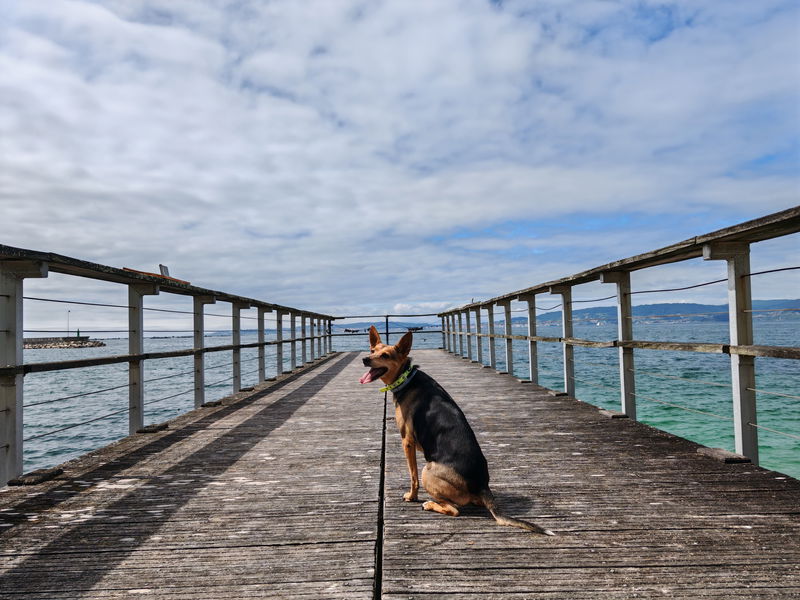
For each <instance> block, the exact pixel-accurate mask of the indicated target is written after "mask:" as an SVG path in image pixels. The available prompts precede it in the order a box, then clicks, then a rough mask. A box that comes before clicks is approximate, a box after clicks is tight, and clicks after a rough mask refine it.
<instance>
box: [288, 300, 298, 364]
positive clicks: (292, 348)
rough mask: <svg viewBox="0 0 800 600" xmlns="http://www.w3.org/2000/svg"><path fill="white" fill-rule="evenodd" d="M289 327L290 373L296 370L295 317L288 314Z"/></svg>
mask: <svg viewBox="0 0 800 600" xmlns="http://www.w3.org/2000/svg"><path fill="white" fill-rule="evenodd" d="M289 326H290V327H291V329H292V341H291V342H289V352H290V353H291V355H292V356H291V360H290V363H289V364H290V366H291V367H292V371H294V370H295V369H296V368H297V315H296V314H295V313H293V312H292V313H289Z"/></svg>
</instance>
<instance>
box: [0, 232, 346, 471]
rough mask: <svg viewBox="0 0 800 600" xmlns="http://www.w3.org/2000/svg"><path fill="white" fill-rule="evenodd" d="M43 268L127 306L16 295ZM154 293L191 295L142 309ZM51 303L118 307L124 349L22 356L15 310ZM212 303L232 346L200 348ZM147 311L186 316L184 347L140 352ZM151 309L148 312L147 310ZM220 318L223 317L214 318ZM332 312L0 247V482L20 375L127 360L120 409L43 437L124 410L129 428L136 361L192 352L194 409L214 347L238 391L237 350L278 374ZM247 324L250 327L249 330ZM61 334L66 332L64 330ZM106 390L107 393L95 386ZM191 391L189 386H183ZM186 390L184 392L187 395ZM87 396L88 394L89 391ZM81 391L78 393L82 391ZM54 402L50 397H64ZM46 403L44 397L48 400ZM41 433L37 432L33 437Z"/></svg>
mask: <svg viewBox="0 0 800 600" xmlns="http://www.w3.org/2000/svg"><path fill="white" fill-rule="evenodd" d="M50 273H62V274H66V275H69V276H73V277H77V278H85V279H91V280H99V281H105V282H111V283H113V284H118V285H120V286H125V287H126V288H127V295H128V302H127V304H115V305H112V304H108V303H101V302H85V301H80V300H64V299H53V298H38V297H27V296H25V295H24V282H25V280H26V279H29V278H45V277H47V276H48V274H50ZM160 293H164V294H174V295H179V296H188V297H190V298H191V299H192V310H173V309H164V308H153V307H146V306H145V297H147V296H154V295H158V294H160ZM30 301H41V302H57V303H64V304H67V305H89V306H102V307H113V308H121V309H124V310H126V311H127V317H128V319H127V320H128V328H127V330H120V331H119V333H120V334H127V338H128V353H127V354H122V355H116V356H100V357H94V358H85V359H75V360H65V361H57V362H31V363H25V362H24V361H23V345H24V325H23V313H24V306H25V304H26V302H30ZM216 303H227V304H229V305H230V309H231V312H230V319H231V321H230V332H231V336H232V339H231V341H232V343H231V344H226V345H220V346H210V347H207V346H206V341H205V340H206V336H205V334H206V330H205V317H206V316H207V313H206V312H205V307H206V306H208V305H213V304H216ZM247 309H255V310H256V311H257V316H251V317H246V316H243V315H242V311H243V310H247ZM148 311H157V312H162V313H172V314H184V315H191V318H192V321H193V337H194V340H193V344H192V347H191V348H186V349H183V350H175V351H164V352H145V349H144V340H145V335H144V334H145V314H146V313H148ZM150 314H152V313H150ZM267 315H270V316H271V317H272V320H273V324H272V327H274V329H275V331H276V336H275V339H274V340H267V339H266V337H265V320H266V318H267ZM214 316H224V315H214ZM246 318H249V319H251V320H253V321H255V322H254V325H255V329H256V330H257V335H258V337H257V340H258V341H256V342H252V343H242V339H241V333H242V319H246ZM333 318H334V317H332V316H330V315H325V314H320V313H316V312H312V311H307V310H302V309H298V308H292V307H289V306H282V305H279V304H273V303H270V302H265V301H262V300H257V299H254V298H246V297H242V296H238V295H234V294H229V293H225V292H220V291H216V290H210V289H206V288H201V287H197V286H193V285H191V284H190V283H188V282H185V281H181V280H178V279H175V278H172V277H168V276H163V275H159V274H155V273H144V272H139V271H134V270H130V269H119V268H115V267H109V266H106V265H101V264H96V263H91V262H87V261H83V260H78V259H75V258H70V257H67V256H61V255H58V254H52V253H45V252H37V251H33V250H25V249H22V248H14V247H10V246H4V245H0V486H3V485H5V484H6V483H7V482H8V481H9V480H12V479H13V478H15V477H18V476H19V475H21V474H22V468H23V398H24V384H23V381H24V379H23V378H24V376H25V375H26V374H28V373H42V372H48V371H63V370H69V369H80V368H86V367H94V366H99V365H109V364H125V363H127V365H128V384H127V386H121V387H127V388H128V407H127V408H126V409H123V410H117V411H114V412H112V413H109V414H106V415H102V416H99V417H94V418H92V419H90V420H89V421H85V422H83V423H78V424H71V425H69V426H68V427H64V428H60V429H56V430H55V431H51V432H48V433H46V434H45V435H50V434H52V433H57V432H58V431H62V430H63V429H67V428H71V427H76V426H79V425H85V424H86V423H88V422H91V421H97V420H99V419H104V418H108V417H112V416H114V415H117V414H119V413H122V412H125V411H127V412H128V425H129V431H130V433H135V432H137V431H140V430H142V429H143V427H144V415H145V400H144V388H145V383H146V381H145V379H144V370H143V368H144V364H145V363H146V362H147V361H157V360H160V359H169V358H175V357H188V356H192V357H194V368H193V370H192V373H193V378H194V390H193V393H194V406H195V407H201V406H203V405H204V404H205V403H206V388H207V387H209V385H210V384H206V382H205V375H206V366H205V356H206V355H207V354H209V353H215V352H230V353H231V358H232V360H231V363H230V365H229V366H230V369H231V370H230V377H228V378H227V380H230V381H231V392H232V393H237V392H239V391H241V388H242V359H241V352H242V350H243V349H248V348H254V349H256V350H257V353H258V354H257V361H258V368H257V370H256V371H257V373H258V381H259V382H263V381H265V380H266V379H267V364H266V353H265V348H266V347H268V346H274V348H275V362H276V365H275V372H276V374H278V375H280V374H282V373H284V372H286V367H288V371H292V370H294V369H296V368H301V367H302V366H303V365H305V364H306V363H309V362H313V361H315V360H317V359H318V358H320V357H322V356H324V355H326V354H328V353H330V352H331V351H332V334H331V322H332V320H333ZM251 328H252V327H251ZM67 334H69V332H67ZM100 391H107V390H100ZM190 392H191V391H190ZM190 392H186V393H190ZM89 393H91V392H89ZM83 395H86V394H79V396H83ZM65 399H68V398H64V399H58V400H65ZM48 402H51V400H48ZM38 437H44V436H38Z"/></svg>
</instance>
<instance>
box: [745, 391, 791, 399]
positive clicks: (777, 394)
mask: <svg viewBox="0 0 800 600" xmlns="http://www.w3.org/2000/svg"><path fill="white" fill-rule="evenodd" d="M747 390H748V391H750V392H757V393H759V394H769V395H770V396H780V397H781V398H790V399H792V400H800V396H792V395H791V394H781V393H780V392H768V391H766V390H757V389H756V388H747Z"/></svg>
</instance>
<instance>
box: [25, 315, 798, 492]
mask: <svg viewBox="0 0 800 600" xmlns="http://www.w3.org/2000/svg"><path fill="white" fill-rule="evenodd" d="M514 332H515V333H520V334H525V333H526V328H525V327H521V328H515V331H514ZM537 333H538V334H539V335H543V336H554V337H556V336H558V335H560V328H559V327H558V326H544V325H539V328H538V332H537ZM755 333H756V343H763V344H766V343H769V344H774V345H785V346H795V345H797V344H798V342H797V340H798V339H800V335H798V334H800V321H794V322H792V321H784V322H780V321H771V322H758V323H756V327H755ZM273 337H274V336H273ZM575 337H579V338H586V339H594V340H612V339H615V338H616V326H615V325H614V324H607V325H600V326H596V325H594V324H586V323H576V325H575ZM635 337H636V339H647V340H668V341H703V342H720V343H723V342H725V341H726V340H727V324H726V323H671V324H666V323H659V324H652V325H649V324H636V326H635ZM396 339H397V338H396V336H393V338H392V341H396ZM255 341H256V336H255V333H252V334H247V333H243V335H242V342H243V343H250V342H255ZM106 343H107V346H106V347H103V348H85V349H51V350H45V349H42V350H26V351H25V361H26V362H41V361H51V360H68V359H72V358H88V357H90V356H108V355H118V354H125V353H126V352H127V346H128V343H127V340H126V339H110V340H106ZM191 343H192V340H191V338H186V337H183V338H148V339H146V340H145V351H146V352H157V351H166V350H178V349H186V348H189V347H191ZM229 343H231V339H230V337H226V336H221V335H215V336H209V337H208V339H207V341H206V344H207V345H208V346H221V345H225V344H229ZM441 343H442V336H441V334H439V333H428V332H420V333H417V334H415V340H414V345H415V347H417V348H436V347H439V346H441ZM488 343H489V342H488V340H486V339H484V340H483V355H484V362H487V363H488V357H489V352H488ZM496 344H497V346H496V348H497V358H498V368H499V369H501V370H504V369H505V364H504V359H505V354H504V343H503V342H502V341H497V342H496ZM366 346H367V341H366V337H362V336H354V337H335V338H334V349H336V350H364V349H366ZM298 349H299V344H298ZM513 349H514V364H513V373H514V375H516V376H517V377H520V378H526V377H527V376H528V350H527V342H524V341H514V345H513ZM538 349H539V383H540V384H541V385H543V386H545V387H549V388H553V389H562V388H563V379H562V375H561V368H562V365H561V346H560V345H558V344H544V343H540V344H538ZM285 353H286V355H285V356H284V369H288V368H289V358H288V345H287V348H286V350H285ZM617 353H618V350H617V349H616V348H608V349H605V348H580V347H576V348H575V378H576V395H577V397H578V398H580V399H581V400H584V401H586V402H590V403H592V404H596V405H597V406H601V407H603V408H611V409H617V410H618V409H619V384H618V377H619V374H618V367H617ZM231 360H232V359H231V353H230V352H229V351H225V352H218V353H210V354H207V355H206V365H207V372H206V383H207V388H206V401H211V400H215V399H219V398H222V397H224V396H226V395H228V394H230V393H232V392H233V389H232V379H231ZM266 361H267V363H266V364H267V377H271V376H274V375H275V372H276V370H277V368H276V367H277V365H276V358H275V349H274V348H273V347H271V346H270V347H267V349H266ZM422 366H423V368H424V365H422ZM257 367H258V363H257V351H256V350H255V349H245V350H242V385H243V386H248V385H254V384H255V383H256V382H257V381H258V374H257ZM192 369H193V362H192V357H181V358H171V359H162V360H155V361H148V362H147V363H146V364H145V379H146V384H145V403H146V405H145V424H151V423H160V422H163V421H166V420H168V419H171V418H173V417H175V416H177V415H179V414H181V413H184V412H186V411H188V410H191V409H192V408H193V406H194V395H193V389H194V388H193V379H192ZM635 369H636V371H637V373H636V392H637V395H639V396H640V397H639V398H638V400H637V410H638V416H639V419H640V420H641V421H643V422H645V423H648V424H650V425H653V426H655V427H658V428H660V429H664V430H666V431H669V432H671V433H674V434H676V435H680V436H682V437H685V438H688V439H691V440H694V441H696V442H698V443H701V444H704V445H707V446H714V447H720V448H725V449H728V450H733V449H734V442H733V429H732V421H731V418H732V409H731V399H730V395H731V390H730V359H729V357H728V356H727V355H716V354H699V353H692V352H664V351H655V350H651V351H648V350H636V351H635ZM756 373H757V384H756V387H757V389H760V390H765V391H769V392H778V393H782V394H789V395H794V396H798V395H800V390H799V389H798V388H800V386H799V385H798V382H800V361H795V360H780V359H761V358H759V359H757V361H756ZM675 377H679V378H681V379H674V378H675ZM684 379H685V380H690V381H684ZM127 381H128V374H127V366H126V365H107V366H101V367H91V368H87V369H75V370H71V371H61V372H52V373H31V374H29V375H26V376H25V404H26V405H28V406H26V408H25V410H24V414H25V426H24V437H25V438H29V437H32V436H37V435H40V434H47V433H48V432H52V431H55V430H57V429H59V428H62V427H67V426H69V425H73V424H76V423H81V422H83V421H86V420H88V419H93V418H96V417H101V416H104V415H107V414H110V413H114V412H117V411H121V412H120V413H119V414H117V415H114V416H112V417H109V418H106V419H102V420H99V421H95V422H93V423H89V424H86V425H82V426H80V427H74V428H71V429H67V430H65V431H62V432H58V433H54V434H51V435H47V437H42V438H40V439H31V440H30V441H28V442H26V443H25V455H24V463H25V466H24V468H25V470H26V471H29V470H32V469H37V468H41V467H46V466H52V465H55V464H58V463H61V462H63V461H65V460H68V459H70V458H74V457H76V456H79V455H81V454H83V453H85V452H88V451H90V450H93V449H95V448H99V447H101V446H104V445H106V444H108V443H110V442H112V441H114V440H117V439H119V438H121V437H124V436H125V435H127V429H128V415H127V411H126V409H127V405H128V393H127V387H126V386H127ZM699 381H703V382H707V383H711V384H715V385H707V384H705V383H698V382H699ZM117 386H121V387H119V389H114V390H109V391H105V392H102V393H97V394H92V395H87V396H82V397H78V398H72V399H68V400H59V401H57V402H52V403H48V404H42V405H38V406H30V405H31V404H36V403H38V402H43V401H49V400H54V399H59V398H64V397H66V396H72V395H77V394H82V393H85V392H87V391H94V390H100V389H108V388H112V387H117ZM655 400H660V401H662V402H669V403H672V404H677V405H681V406H684V407H686V408H691V409H694V410H698V411H702V412H703V413H712V414H713V415H716V416H709V415H707V414H700V413H695V412H687V411H685V410H682V409H680V408H676V407H672V406H665V405H663V404H659V403H658V402H656V401H655ZM758 423H759V424H760V425H763V426H766V427H770V428H772V429H776V430H779V431H782V432H785V433H790V434H793V435H800V400H795V399H790V398H782V397H780V396H771V395H769V394H766V393H759V394H758ZM759 441H760V453H761V464H762V466H764V467H766V468H770V469H774V470H777V471H780V472H783V473H786V474H788V475H792V476H794V477H799V478H800V441H798V440H796V439H792V438H788V437H785V436H781V435H779V434H776V433H772V432H770V431H767V430H760V431H759Z"/></svg>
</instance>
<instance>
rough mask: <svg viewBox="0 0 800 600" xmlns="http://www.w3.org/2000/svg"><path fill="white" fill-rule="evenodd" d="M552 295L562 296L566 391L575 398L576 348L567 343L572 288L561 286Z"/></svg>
mask: <svg viewBox="0 0 800 600" xmlns="http://www.w3.org/2000/svg"><path fill="white" fill-rule="evenodd" d="M550 293H551V294H557V295H559V296H561V337H563V338H564V339H565V341H564V343H563V357H564V391H565V392H566V393H567V395H568V396H572V397H573V398H574V397H575V348H574V347H573V345H572V344H570V343H568V342H567V341H566V339H567V338H571V337H572V286H569V285H560V286H556V287H551V288H550Z"/></svg>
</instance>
